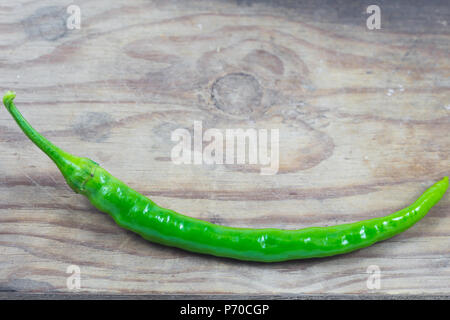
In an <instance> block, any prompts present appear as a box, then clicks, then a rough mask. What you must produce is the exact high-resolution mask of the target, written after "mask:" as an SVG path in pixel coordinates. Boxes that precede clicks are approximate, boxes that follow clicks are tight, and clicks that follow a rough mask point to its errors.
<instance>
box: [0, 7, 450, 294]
mask: <svg viewBox="0 0 450 320" xmlns="http://www.w3.org/2000/svg"><path fill="white" fill-rule="evenodd" d="M418 3H420V2H419V1H413V2H407V1H402V2H399V3H397V4H396V5H393V4H389V3H384V2H382V3H381V12H382V29H381V30H374V31H371V30H368V29H367V28H366V24H365V19H366V18H367V15H366V14H365V8H366V7H367V5H368V3H366V2H364V1H361V2H351V3H350V2H349V3H348V4H345V5H344V4H335V3H334V2H333V3H332V4H330V3H328V2H324V3H321V2H319V3H317V2H314V1H303V2H295V1H238V2H236V3H234V2H228V1H183V2H172V1H138V0H136V1H115V2H114V4H111V2H109V1H103V0H101V1H95V2H94V1H77V5H79V6H80V9H81V14H82V18H81V29H80V30H68V29H66V27H65V19H66V18H67V14H66V6H67V5H68V3H65V2H64V1H41V0H39V1H31V2H29V1H28V2H27V1H17V2H11V3H9V4H3V5H1V6H0V15H1V17H2V19H1V23H0V69H1V72H2V77H1V78H0V89H1V91H2V92H4V91H6V90H9V89H13V90H15V91H16V92H17V99H16V103H17V105H18V107H19V108H20V110H21V111H22V112H23V114H24V115H25V117H27V119H28V120H29V121H30V123H32V124H33V125H34V126H35V127H36V128H37V129H38V130H40V131H41V132H42V133H43V134H44V135H45V136H47V137H48V138H49V139H51V140H52V141H54V142H55V144H57V145H59V146H61V147H62V148H63V149H66V150H67V151H69V152H71V153H73V154H76V155H80V156H88V157H90V158H92V159H94V160H96V161H97V162H99V163H100V164H101V165H102V166H103V167H104V168H106V169H107V170H108V171H110V172H111V173H113V174H114V175H115V176H117V177H119V178H121V179H122V180H124V181H125V182H126V183H127V184H129V185H130V186H131V187H133V188H134V189H136V190H138V191H139V192H141V193H143V194H145V195H148V196H149V197H151V198H152V199H153V200H155V201H156V202H157V203H159V204H160V205H162V206H165V207H168V208H171V209H174V210H176V211H179V212H181V213H185V214H188V215H190V216H193V217H197V218H201V219H205V220H208V221H212V222H214V223H218V224H223V225H230V226H237V227H278V228H286V229H294V228H302V227H307V226H322V225H333V224H338V223H346V222H352V221H356V220H360V219H368V218H373V217H378V216H382V215H385V214H387V213H390V212H392V211H395V210H397V209H399V208H402V207H404V206H406V205H407V204H409V203H410V202H412V201H413V200H414V199H415V198H416V197H417V196H418V195H420V194H421V192H423V191H424V190H425V188H426V187H428V186H429V185H430V184H432V183H433V182H434V181H435V180H437V179H439V178H441V177H442V176H444V175H448V174H449V168H450V160H449V153H450V135H449V128H450V82H449V79H450V64H449V59H448V58H449V49H450V33H449V28H448V25H447V23H449V17H450V11H449V10H450V9H449V7H448V5H446V4H445V2H442V3H439V2H436V3H433V4H430V5H429V6H426V7H424V6H421V5H419V4H418ZM194 121H202V123H203V127H204V129H208V128H218V129H223V130H224V129H227V128H229V129H235V128H243V129H246V128H256V129H270V128H277V129H279V131H280V170H279V173H278V174H277V175H273V176H263V175H260V174H259V172H258V171H257V170H255V168H252V167H251V166H249V165H175V164H173V163H172V162H171V160H170V152H171V149H172V148H173V146H174V142H172V141H171V139H170V138H171V133H172V132H173V131H174V130H175V129H177V128H186V129H188V130H190V131H192V129H193V123H194ZM449 208H450V197H449V196H448V195H446V196H445V197H444V198H443V199H442V201H441V202H440V203H439V204H438V205H437V206H436V207H435V208H434V209H433V210H432V211H431V212H430V214H429V216H427V217H426V218H425V219H424V220H423V221H421V222H420V223H418V224H417V225H416V226H414V227H413V228H412V229H410V230H408V231H407V232H405V233H403V234H401V235H399V236H397V237H395V238H393V239H391V240H389V241H385V242H383V243H379V244H377V245H374V246H373V247H370V248H368V249H365V250H361V251H357V252H354V253H350V254H346V255H343V256H338V257H334V258H325V259H313V260H306V261H292V262H285V263H275V264H260V263H243V262H237V261H231V260H227V259H219V258H214V257H209V256H202V255H197V254H192V253H188V252H184V251H182V250H178V249H174V248H167V247H163V246H160V245H156V244H152V243H149V242H146V241H144V240H143V239H141V238H140V237H139V236H137V235H135V234H132V233H130V232H127V231H125V230H122V229H120V228H119V227H118V226H116V225H115V224H114V222H113V221H112V220H111V219H110V218H109V217H108V216H107V215H105V214H102V213H100V212H98V211H96V210H95V209H94V208H93V207H92V206H91V205H90V204H89V202H88V201H87V200H86V199H84V198H83V197H82V196H80V195H76V194H74V193H73V192H72V191H71V190H70V189H69V187H68V186H67V185H66V184H65V182H64V180H63V178H62V176H61V175H60V173H59V172H58V171H57V168H56V167H55V166H54V165H53V164H52V163H51V162H50V161H49V160H48V159H47V158H46V157H45V156H44V155H43V154H42V153H41V152H40V151H38V150H37V148H36V147H34V146H33V145H32V144H31V143H30V142H29V141H28V140H27V139H26V138H25V136H24V135H23V134H22V133H21V132H20V131H19V129H18V128H17V126H16V125H15V123H14V122H13V121H12V120H11V118H10V116H9V114H7V112H5V110H3V111H2V112H0V291H1V292H6V293H7V295H8V293H10V294H11V296H14V295H27V294H46V295H48V296H54V295H58V294H61V295H67V294H72V293H76V294H77V295H86V297H91V296H92V295H97V294H99V295H108V296H111V295H120V296H121V297H123V296H127V295H130V296H131V295H132V296H135V295H149V294H154V295H157V296H158V297H160V296H161V295H165V294H167V295H177V294H187V295H196V294H202V295H210V294H219V295H227V294H237V295H239V296H240V297H242V296H249V297H255V296H264V297H267V296H268V295H269V296H270V295H272V296H274V297H280V296H281V297H292V296H301V297H304V296H305V295H306V296H317V295H319V296H322V295H323V296H324V297H326V296H329V295H337V296H339V295H345V294H348V295H350V296H352V295H364V296H375V297H376V296H379V295H422V294H423V295H449V294H450V289H449V288H450V252H449V248H450V215H449V213H450V209H449ZM69 265H78V266H79V267H80V268H81V289H80V290H77V291H76V292H73V291H71V290H69V289H68V288H67V286H66V280H67V277H68V276H69V274H67V273H66V269H67V267H68V266H69ZM371 265H376V266H378V267H379V268H380V270H381V288H380V289H368V287H367V279H368V277H369V274H368V273H367V268H368V267H369V266H371Z"/></svg>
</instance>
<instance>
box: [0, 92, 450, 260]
mask: <svg viewBox="0 0 450 320" xmlns="http://www.w3.org/2000/svg"><path fill="white" fill-rule="evenodd" d="M14 98H15V93H14V92H10V91H9V92H7V93H6V94H5V96H4V98H3V103H4V104H5V106H6V108H7V109H8V111H9V112H10V113H11V115H12V116H13V118H14V119H15V120H16V122H17V124H18V125H19V126H20V128H21V129H22V130H23V132H24V133H25V134H26V135H27V136H28V138H30V139H31V141H33V142H34V143H35V144H36V145H37V146H38V147H39V148H40V149H41V150H42V151H43V152H45V153H46V154H47V155H48V156H49V157H50V158H51V159H52V160H53V162H54V163H55V164H56V165H57V166H58V168H59V170H60V171H61V173H62V174H63V176H64V178H65V179H66V181H67V183H68V184H69V186H70V187H71V188H72V189H73V190H74V191H75V192H77V193H80V194H82V195H85V196H86V197H88V199H89V200H90V201H91V203H92V204H93V205H94V206H95V207H96V208H97V209H99V210H100V211H103V212H106V213H108V214H109V215H110V216H111V217H112V218H113V219H114V220H115V221H116V223H117V224H118V225H119V226H121V227H123V228H126V229H128V230H131V231H134V232H136V233H138V234H140V235H141V236H142V237H143V238H145V239H147V240H150V241H153V242H157V243H161V244H164V245H168V246H173V247H178V248H182V249H185V250H189V251H194V252H199V253H205V254H211V255H215V256H222V257H229V258H234V259H239V260H252V261H263V262H274V261H283V260H293V259H304V258H313V257H326V256H332V255H337V254H342V253H347V252H350V251H354V250H357V249H361V248H364V247H368V246H370V245H372V244H374V243H375V242H378V241H381V240H385V239H388V238H391V237H393V236H395V235H397V234H399V233H401V232H403V231H405V230H406V229H408V228H410V227H411V226H412V225H414V224H415V223H416V222H417V221H419V220H420V219H421V218H423V217H424V216H425V215H426V214H427V212H428V210H430V208H431V207H432V206H434V205H435V204H436V203H437V202H438V201H439V200H440V199H441V198H442V196H443V195H444V193H445V191H446V190H447V187H448V177H445V178H443V179H442V180H441V181H439V182H437V183H435V184H434V185H433V186H432V187H430V188H429V189H428V190H426V191H425V193H424V194H423V195H422V196H420V197H419V198H418V199H417V200H416V201H415V202H414V203H413V204H412V205H410V206H409V207H407V208H405V209H403V210H400V211H398V212H396V213H393V214H391V215H388V216H385V217H381V218H375V219H370V220H364V221H359V222H355V223H349V224H342V225H337V226H329V227H313V228H305V229H299V230H280V229H272V228H268V229H250V228H232V227H226V226H220V225H215V224H212V223H210V222H206V221H202V220H199V219H194V218H191V217H188V216H184V215H181V214H179V213H176V212H174V211H172V210H169V209H165V208H161V207H159V206H158V205H156V204H155V203H154V202H153V201H151V200H150V199H148V198H147V197H145V196H143V195H141V194H139V193H138V192H136V191H134V190H133V189H131V188H130V187H128V186H127V185H125V184H124V183H123V182H122V181H120V180H119V179H117V178H115V177H113V176H112V175H111V174H109V173H108V172H107V171H106V170H105V169H103V168H102V167H100V166H99V165H98V164H97V163H96V162H94V161H92V160H90V159H87V158H80V157H76V156H73V155H71V154H69V153H67V152H65V151H63V150H61V149H59V148H58V147H56V146H55V145H53V144H52V143H51V142H50V141H48V140H47V139H46V138H44V137H43V136H42V135H40V134H39V133H38V132H37V131H36V130H34V129H33V128H32V127H31V125H30V124H29V123H28V122H27V121H26V120H25V119H24V118H23V117H22V115H21V114H20V112H19V111H18V110H17V108H16V106H15V105H14V102H13V99H14Z"/></svg>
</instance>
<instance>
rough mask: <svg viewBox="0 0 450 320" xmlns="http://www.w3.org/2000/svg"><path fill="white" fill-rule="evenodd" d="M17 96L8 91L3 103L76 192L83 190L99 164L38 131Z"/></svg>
mask: <svg viewBox="0 0 450 320" xmlns="http://www.w3.org/2000/svg"><path fill="white" fill-rule="evenodd" d="M15 97H16V93H15V92H13V91H8V92H7V93H6V94H5V95H4V97H3V104H4V105H5V107H6V109H7V110H8V111H9V113H10V114H11V115H12V117H13V118H14V120H15V121H16V122H17V124H18V125H19V127H20V128H21V129H22V131H23V132H24V133H25V135H26V136H27V137H28V138H30V140H31V141H32V142H33V143H34V144H35V145H36V146H37V147H38V148H39V149H41V150H42V151H43V152H44V153H45V154H46V155H47V156H48V157H49V158H50V159H52V160H53V162H54V163H55V164H56V166H57V167H58V168H59V169H60V171H61V172H62V173H63V175H64V178H65V179H66V181H67V183H68V184H69V186H70V187H71V188H72V189H73V190H74V191H75V192H78V193H80V192H82V187H83V186H84V184H85V182H86V180H87V179H89V176H90V174H91V173H92V172H93V168H92V167H94V166H98V164H97V163H95V162H94V161H92V160H90V159H87V158H80V157H76V156H74V155H72V154H70V153H67V152H65V151H64V150H61V149H60V148H58V147H57V146H55V145H54V144H53V143H51V142H50V141H49V140H47V139H46V138H45V137H44V136H43V135H41V134H40V133H39V132H37V131H36V130H35V129H34V128H33V127H32V126H31V125H30V124H29V123H28V121H27V120H26V119H25V118H24V117H23V116H22V114H21V113H20V112H19V110H17V108H16V106H15V104H14V98H15Z"/></svg>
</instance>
